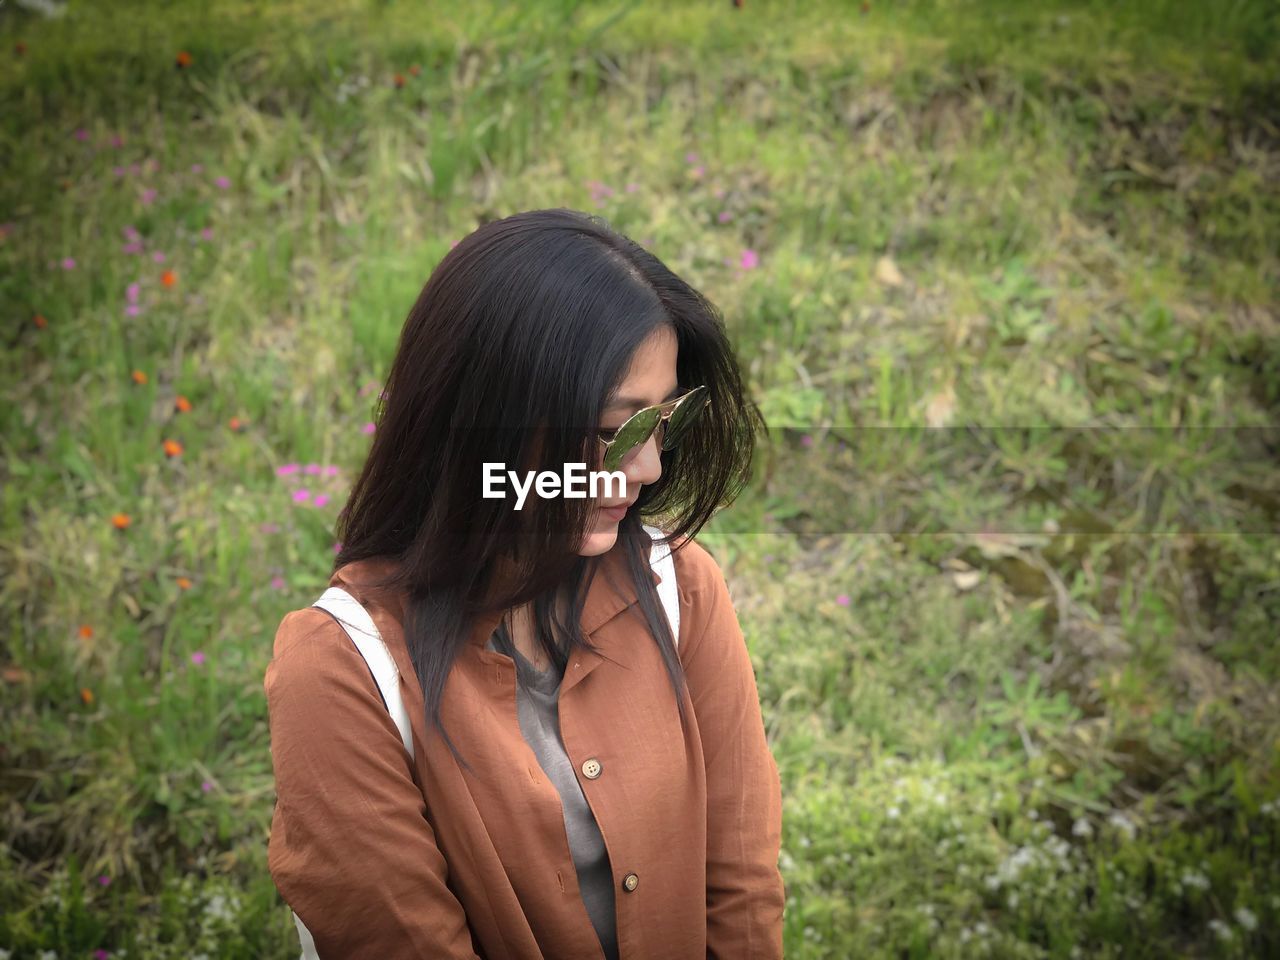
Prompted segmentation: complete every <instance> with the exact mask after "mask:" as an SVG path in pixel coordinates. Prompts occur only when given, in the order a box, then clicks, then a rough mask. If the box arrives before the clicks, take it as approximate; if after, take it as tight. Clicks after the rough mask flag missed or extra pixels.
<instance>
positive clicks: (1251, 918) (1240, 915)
mask: <svg viewBox="0 0 1280 960" xmlns="http://www.w3.org/2000/svg"><path fill="white" fill-rule="evenodd" d="M1236 923H1238V924H1240V926H1242V927H1244V929H1246V930H1248V931H1249V932H1250V933H1252V932H1253V931H1254V930H1257V929H1258V918H1257V916H1255V915H1254V913H1253V911H1252V910H1250V909H1249V908H1248V907H1236Z"/></svg>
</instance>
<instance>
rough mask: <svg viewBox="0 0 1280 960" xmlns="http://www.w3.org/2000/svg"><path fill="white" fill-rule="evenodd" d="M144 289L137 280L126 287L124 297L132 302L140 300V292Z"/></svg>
mask: <svg viewBox="0 0 1280 960" xmlns="http://www.w3.org/2000/svg"><path fill="white" fill-rule="evenodd" d="M141 291H142V285H141V284H139V283H138V282H137V281H136V280H135V281H134V282H133V283H131V284H129V285H128V286H127V287H125V288H124V298H125V299H126V300H128V301H129V302H130V303H137V302H138V294H139V293H140V292H141Z"/></svg>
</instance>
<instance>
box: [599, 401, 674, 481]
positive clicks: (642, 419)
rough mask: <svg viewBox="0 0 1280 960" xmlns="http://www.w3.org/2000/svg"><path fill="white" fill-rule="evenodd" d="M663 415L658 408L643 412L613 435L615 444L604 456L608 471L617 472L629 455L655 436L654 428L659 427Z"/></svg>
mask: <svg viewBox="0 0 1280 960" xmlns="http://www.w3.org/2000/svg"><path fill="white" fill-rule="evenodd" d="M661 413H662V411H660V410H658V409H657V408H656V407H654V408H651V409H649V410H641V411H640V412H639V413H637V414H636V415H635V416H634V417H632V418H631V419H630V420H628V421H627V422H626V423H624V424H623V425H622V426H621V427H619V428H618V432H617V433H615V434H614V435H613V444H612V445H611V446H610V447H609V450H608V452H607V453H605V456H604V467H605V469H606V470H616V469H617V467H618V464H620V463H621V462H622V459H623V458H624V457H625V456H626V455H627V454H628V453H630V452H631V451H632V450H634V449H635V448H636V447H638V446H640V444H642V443H644V442H645V441H646V440H648V439H649V437H651V436H652V435H653V428H654V427H656V426H657V425H658V419H659V418H660V416H661Z"/></svg>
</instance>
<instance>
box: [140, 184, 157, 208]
mask: <svg viewBox="0 0 1280 960" xmlns="http://www.w3.org/2000/svg"><path fill="white" fill-rule="evenodd" d="M157 195H158V191H157V190H156V189H155V188H154V187H147V188H146V189H145V190H143V191H142V197H141V200H142V205H143V206H144V207H149V206H151V204H152V203H154V202H155V199H156V197H157Z"/></svg>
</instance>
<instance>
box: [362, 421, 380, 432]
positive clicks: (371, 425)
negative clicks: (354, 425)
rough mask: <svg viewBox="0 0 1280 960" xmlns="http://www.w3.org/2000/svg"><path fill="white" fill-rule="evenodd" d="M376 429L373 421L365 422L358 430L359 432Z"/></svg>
mask: <svg viewBox="0 0 1280 960" xmlns="http://www.w3.org/2000/svg"><path fill="white" fill-rule="evenodd" d="M377 429H378V427H377V424H374V423H372V422H370V423H366V424H365V425H364V426H363V427H361V428H360V432H361V433H373V431H375V430H377Z"/></svg>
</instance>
